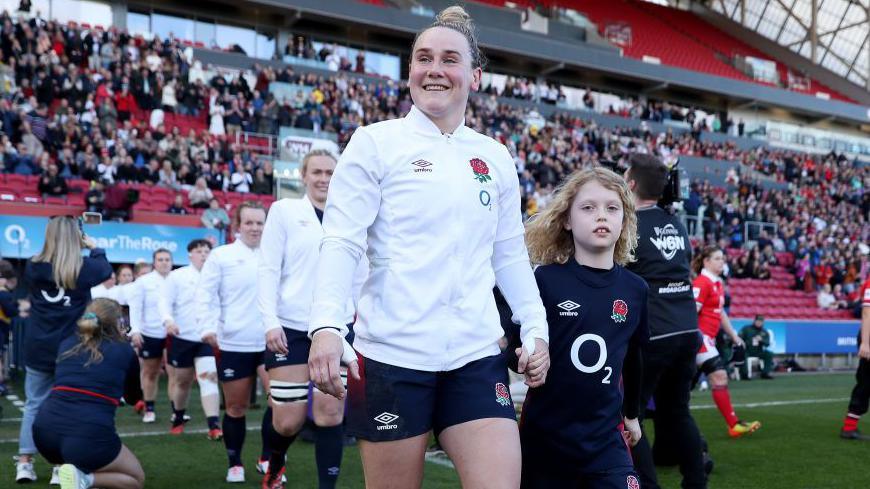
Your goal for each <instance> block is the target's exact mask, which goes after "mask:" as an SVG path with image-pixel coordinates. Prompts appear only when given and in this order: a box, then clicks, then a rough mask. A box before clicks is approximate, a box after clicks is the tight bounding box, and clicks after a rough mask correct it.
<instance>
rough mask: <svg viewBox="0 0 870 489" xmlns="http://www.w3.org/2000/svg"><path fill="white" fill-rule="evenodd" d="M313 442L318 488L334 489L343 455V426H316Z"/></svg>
mask: <svg viewBox="0 0 870 489" xmlns="http://www.w3.org/2000/svg"><path fill="white" fill-rule="evenodd" d="M316 436H317V438H316V439H315V442H314V457H315V458H316V459H317V480H318V482H319V487H320V489H334V488H335V484H336V482H337V481H338V472H339V469H341V457H342V455H344V426H342V425H338V426H318V427H317V431H316Z"/></svg>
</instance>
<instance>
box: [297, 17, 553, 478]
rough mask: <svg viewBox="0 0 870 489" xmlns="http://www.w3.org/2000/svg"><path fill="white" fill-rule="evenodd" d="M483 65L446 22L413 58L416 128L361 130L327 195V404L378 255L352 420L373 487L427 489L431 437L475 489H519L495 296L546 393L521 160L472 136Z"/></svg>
mask: <svg viewBox="0 0 870 489" xmlns="http://www.w3.org/2000/svg"><path fill="white" fill-rule="evenodd" d="M482 64H483V61H482V56H481V55H480V52H479V50H478V47H477V40H476V37H475V34H474V26H473V24H472V23H471V19H470V18H469V17H468V14H466V13H465V11H464V9H462V8H461V7H450V8H448V9H445V10H444V11H443V12H441V13H440V14H439V15H438V18H437V19H436V21H435V23H434V24H433V25H432V26H431V27H429V28H427V29H425V30H424V31H423V32H421V33H420V34H419V35H418V36H417V39H416V40H415V42H414V46H413V49H412V55H411V66H410V76H409V87H410V91H411V98H412V100H413V101H414V106H413V107H412V109H411V111H410V113H409V114H408V115H407V116H406V117H405V118H403V119H397V120H392V121H385V122H380V123H377V124H372V125H370V126H366V127H361V128H359V129H357V130H356V132H355V133H354V135H353V137H352V138H351V141H350V143H349V144H348V146H347V148H346V149H345V151H344V153H343V154H342V156H341V158H340V160H339V163H338V166H337V167H336V171H335V174H334V175H333V178H332V181H331V183H330V187H329V199H328V200H327V205H326V213H325V219H324V222H323V228H324V239H323V242H322V246H321V250H320V258H319V263H318V270H317V285H316V286H315V291H314V301H313V303H312V306H311V320H310V327H309V333H310V334H311V335H312V345H311V353H310V356H309V368H310V374H311V379H312V380H313V381H314V382H315V384H316V385H317V387H318V388H319V389H321V390H322V391H324V392H327V393H330V394H333V395H335V396H337V397H339V398H344V395H345V389H344V387H343V386H342V382H341V376H340V371H339V360H340V358H341V357H342V355H343V352H344V348H343V345H342V342H341V337H342V336H343V335H345V334H346V332H347V328H346V326H345V325H344V324H343V321H344V310H345V304H346V301H347V298H348V297H349V296H350V294H351V283H352V276H353V274H354V271H355V269H356V266H357V262H358V261H359V260H360V258H361V256H362V254H363V253H367V256H368V258H369V261H370V263H371V266H370V273H369V277H368V279H367V280H366V282H365V284H364V285H363V288H362V293H361V296H360V299H359V305H358V317H357V322H356V323H355V324H354V331H355V333H356V337H355V339H354V345H353V347H354V348H355V349H356V351H357V352H358V361H356V360H352V361H351V362H350V364H349V365H348V369H349V371H350V378H349V379H348V384H349V385H348V391H349V393H348V413H347V430H348V432H349V433H350V434H351V435H354V436H356V437H357V438H358V439H359V440H360V451H361V454H362V459H363V466H364V469H365V478H366V486H367V487H402V488H410V487H420V486H421V484H422V478H423V459H424V452H425V449H426V444H427V441H428V437H429V432H430V431H434V432H435V435H436V436H437V437H438V439H439V441H440V443H441V446H442V447H443V448H444V449H445V450H446V452H447V453H448V455H449V456H450V458H451V460H452V461H453V463H454V464H455V465H456V469H457V472H458V473H459V477H460V481H461V483H462V486H463V487H471V488H479V487H500V488H501V487H519V483H520V465H521V455H520V441H519V434H518V429H517V423H516V415H515V412H514V407H513V402H512V400H511V397H510V392H509V390H508V387H507V386H508V380H507V364H506V361H505V357H504V356H503V355H502V354H501V352H500V350H499V347H498V341H499V339H500V338H501V337H502V336H503V330H502V328H501V326H500V323H499V315H498V311H497V309H496V305H495V300H494V297H493V294H492V289H493V286H494V285H496V284H497V285H498V287H499V289H500V290H501V291H502V293H503V295H504V296H505V298H506V299H507V302H508V304H509V305H510V306H511V309H512V310H513V314H514V316H513V318H514V320H515V321H517V322H519V323H520V325H521V337H522V343H523V346H522V348H518V349H517V352H516V353H517V354H518V355H519V357H520V358H519V362H518V363H519V367H520V370H521V371H522V372H524V374H525V377H526V383H527V384H529V385H530V386H533V387H534V386H539V385H542V384H543V382H544V380H545V378H546V372H547V369H548V368H549V353H548V346H547V342H548V339H549V337H548V330H547V322H546V313H545V310H544V307H543V304H542V302H541V298H540V294H539V292H538V288H537V285H536V282H535V279H534V276H533V274H532V268H531V266H530V264H529V258H528V251H527V250H526V247H525V243H524V237H523V235H524V228H523V223H522V217H521V214H520V191H519V181H518V177H517V174H516V168H515V167H514V163H513V159H512V158H511V155H510V153H509V152H508V151H507V149H506V148H505V147H504V146H503V145H502V144H499V143H498V142H496V141H494V140H493V139H491V138H489V137H486V136H483V135H481V134H478V133H477V132H475V131H474V130H472V129H470V128H468V127H466V126H465V125H464V120H463V117H464V115H465V110H466V105H467V102H468V95H469V92H470V91H471V90H477V89H478V88H479V87H480V80H481V76H482Z"/></svg>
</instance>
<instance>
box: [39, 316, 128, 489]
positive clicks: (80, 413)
mask: <svg viewBox="0 0 870 489" xmlns="http://www.w3.org/2000/svg"><path fill="white" fill-rule="evenodd" d="M121 317H122V310H121V306H120V305H119V304H118V303H117V302H115V301H113V300H112V299H96V300H94V301H93V302H92V303H91V304H90V305H88V307H87V308H86V309H85V313H84V314H82V316H81V318H80V319H79V320H78V321H77V323H76V324H77V326H78V328H77V329H78V334H77V335H74V336H71V337H69V338H67V339H66V340H64V341H63V342H62V343H61V345H60V350H59V351H60V355H59V356H58V361H57V370H56V373H55V383H54V387H52V389H51V394H50V395H49V397H48V399H46V401H45V402H44V403H43V405H42V406H41V407H40V409H39V414H38V415H37V417H36V421H35V422H34V424H33V438H34V440H35V442H36V446H37V448H39V453H41V454H42V455H43V456H44V457H45V458H46V459H47V460H48V461H49V462H51V463H54V464H65V465H63V466H62V467H61V468H60V484H61V488H62V489H87V488H89V487H92V486H96V487H102V488H109V489H115V488H117V489H139V488H141V487H143V485H144V481H145V474H144V472H143V471H142V466H141V465H140V464H139V460H137V459H136V456H135V455H133V453H132V452H131V451H130V450H129V449H128V448H127V447H126V446H124V445H123V444H122V443H121V439H120V438H118V433H117V432H116V430H115V410H116V409H117V407H118V405H119V400H120V399H121V397H124V399H125V400H126V401H127V402H128V403H135V402H136V401H137V400H138V399H139V398H140V397H141V392H142V391H141V388H140V386H139V362H138V360H137V358H136V353H135V352H134V351H133V347H132V346H130V343H129V342H128V341H127V335H126V333H127V331H126V327H125V326H123V324H124V323H123V322H122V321H121Z"/></svg>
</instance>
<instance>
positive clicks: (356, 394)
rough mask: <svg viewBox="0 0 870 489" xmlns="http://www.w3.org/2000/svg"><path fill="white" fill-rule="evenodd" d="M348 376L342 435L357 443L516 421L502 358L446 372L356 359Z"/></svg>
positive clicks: (477, 361)
mask: <svg viewBox="0 0 870 489" xmlns="http://www.w3.org/2000/svg"><path fill="white" fill-rule="evenodd" d="M357 358H358V359H359V369H360V380H356V379H354V378H353V376H348V396H347V399H348V407H347V413H346V426H347V432H348V434H349V435H351V436H355V437H357V438H360V439H362V440H368V441H392V440H403V439H406V438H411V437H414V436H417V435H422V434H424V433H428V432H429V431H430V430H432V431H434V432H435V436H438V435H439V434H440V433H441V432H442V431H444V430H445V429H446V428H449V427H451V426H454V425H457V424H460V423H465V422H467V421H474V420H477V419H486V418H508V419H513V420H515V419H516V412H515V411H514V405H513V402H512V400H511V395H510V390H509V389H508V378H507V365H506V364H505V360H504V357H503V356H502V355H495V356H491V357H486V358H481V359H480V360H475V361H473V362H471V363H469V364H467V365H465V366H463V367H460V368H458V369H455V370H451V371H447V372H427V371H423V370H413V369H409V368H402V367H396V366H393V365H388V364H386V363H381V362H377V361H375V360H371V359H367V358H365V357H363V356H362V355H359V354H357Z"/></svg>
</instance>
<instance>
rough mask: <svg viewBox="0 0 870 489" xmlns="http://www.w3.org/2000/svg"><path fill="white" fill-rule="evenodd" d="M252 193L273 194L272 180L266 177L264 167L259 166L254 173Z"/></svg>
mask: <svg viewBox="0 0 870 489" xmlns="http://www.w3.org/2000/svg"><path fill="white" fill-rule="evenodd" d="M251 193H253V194H258V195H271V194H272V182H271V180H269V179H267V178H266V173H265V171H263V168H257V171H256V172H255V173H254V181H253V183H252V184H251Z"/></svg>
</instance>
